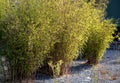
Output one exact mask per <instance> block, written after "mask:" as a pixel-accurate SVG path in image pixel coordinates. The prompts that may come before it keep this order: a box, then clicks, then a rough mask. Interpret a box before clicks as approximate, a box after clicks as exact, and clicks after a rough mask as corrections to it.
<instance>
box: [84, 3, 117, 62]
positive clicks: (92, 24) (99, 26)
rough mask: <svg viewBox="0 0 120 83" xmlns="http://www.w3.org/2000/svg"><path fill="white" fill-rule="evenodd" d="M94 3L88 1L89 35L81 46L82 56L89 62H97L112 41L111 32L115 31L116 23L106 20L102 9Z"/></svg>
mask: <svg viewBox="0 0 120 83" xmlns="http://www.w3.org/2000/svg"><path fill="white" fill-rule="evenodd" d="M94 4H95V3H94V2H92V4H91V2H89V8H91V7H92V8H91V9H90V10H91V11H89V13H91V16H90V17H89V18H90V19H89V20H88V24H89V30H88V31H89V35H88V40H87V42H86V43H85V45H84V46H83V48H82V54H83V58H85V59H87V60H88V63H90V64H97V63H98V62H99V61H100V60H101V59H102V56H103V54H104V52H105V50H106V48H107V47H108V46H109V43H110V42H112V40H113V36H112V34H113V33H114V31H115V27H116V25H115V24H113V22H112V20H106V19H105V14H104V10H101V9H97V8H96V7H95V5H94Z"/></svg>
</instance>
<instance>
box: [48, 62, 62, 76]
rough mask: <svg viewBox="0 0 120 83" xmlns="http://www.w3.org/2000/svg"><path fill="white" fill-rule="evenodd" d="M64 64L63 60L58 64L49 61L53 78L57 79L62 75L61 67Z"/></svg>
mask: <svg viewBox="0 0 120 83" xmlns="http://www.w3.org/2000/svg"><path fill="white" fill-rule="evenodd" d="M62 64H63V61H62V60H59V61H57V62H56V63H53V61H49V62H48V65H49V66H50V67H51V69H52V72H53V77H54V78H56V77H58V76H59V75H60V68H61V65H62Z"/></svg>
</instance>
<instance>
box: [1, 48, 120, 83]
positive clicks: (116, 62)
mask: <svg viewBox="0 0 120 83" xmlns="http://www.w3.org/2000/svg"><path fill="white" fill-rule="evenodd" d="M85 62H86V61H74V62H73V63H72V66H71V73H70V74H69V75H65V76H61V77H59V78H56V79H53V78H52V77H49V76H45V75H42V74H38V75H37V77H36V80H35V81H34V82H33V81H31V82H29V83H120V50H119V51H118V50H107V51H106V53H105V54H104V57H103V60H102V61H101V63H100V64H98V65H97V66H90V65H88V64H85ZM2 70H3V68H2V66H1V62H0V80H3V76H4V74H3V71H2ZM0 83H1V82H0Z"/></svg>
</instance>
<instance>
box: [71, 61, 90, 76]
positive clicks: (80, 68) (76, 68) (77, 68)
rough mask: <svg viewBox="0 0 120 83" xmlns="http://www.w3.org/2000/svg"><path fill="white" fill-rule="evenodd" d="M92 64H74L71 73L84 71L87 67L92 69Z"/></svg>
mask: <svg viewBox="0 0 120 83" xmlns="http://www.w3.org/2000/svg"><path fill="white" fill-rule="evenodd" d="M91 67H92V66H91V65H89V64H87V63H84V64H80V65H77V66H72V67H71V71H72V72H71V73H74V74H77V73H78V72H83V70H86V69H90V68H91Z"/></svg>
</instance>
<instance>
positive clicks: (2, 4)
mask: <svg viewBox="0 0 120 83" xmlns="http://www.w3.org/2000/svg"><path fill="white" fill-rule="evenodd" d="M96 5H97V4H96V3H95V2H94V0H93V1H90V2H86V1H84V0H80V1H79V0H51V1H48V0H20V1H13V0H1V1H0V32H1V33H0V45H1V46H2V49H0V53H1V54H2V55H4V56H5V57H6V58H7V59H8V61H9V63H10V67H11V70H12V71H11V73H12V74H13V75H12V76H13V77H14V78H15V79H20V78H21V77H22V79H23V78H25V79H26V78H29V77H30V76H31V74H32V73H34V72H35V71H36V70H37V69H38V68H41V67H43V66H44V65H48V66H49V67H51V69H52V72H53V74H54V76H55V77H56V76H59V75H60V74H65V73H68V72H65V71H68V70H69V67H70V64H71V63H72V61H73V60H74V59H75V58H77V56H78V53H79V50H80V49H82V54H83V57H84V58H85V59H87V60H88V62H90V64H96V63H98V62H99V61H100V60H101V58H102V56H103V53H104V51H105V49H106V48H107V47H108V45H109V43H110V42H111V41H112V39H113V38H112V34H113V32H114V30H115V24H113V23H112V21H111V20H105V18H104V17H105V14H104V11H103V10H101V9H98V8H97V7H96Z"/></svg>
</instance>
